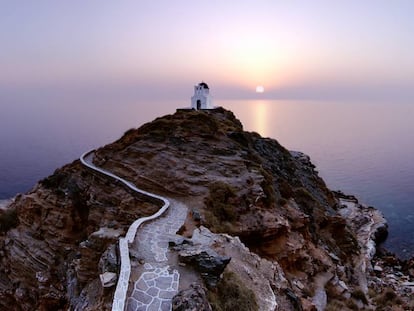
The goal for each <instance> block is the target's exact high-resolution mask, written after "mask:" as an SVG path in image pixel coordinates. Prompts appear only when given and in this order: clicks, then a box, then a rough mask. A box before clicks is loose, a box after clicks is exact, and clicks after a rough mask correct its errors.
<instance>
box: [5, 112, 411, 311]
mask: <svg viewBox="0 0 414 311" xmlns="http://www.w3.org/2000/svg"><path fill="white" fill-rule="evenodd" d="M94 162H95V165H97V166H100V167H102V168H104V169H105V170H108V171H111V172H113V173H115V174H117V175H119V176H121V177H123V178H125V179H127V180H129V181H131V182H133V183H134V184H136V185H137V186H138V187H140V188H142V189H145V190H148V191H151V192H154V193H159V194H161V195H164V196H167V197H171V198H174V199H176V200H178V201H181V202H184V203H185V204H186V205H187V206H188V207H189V210H190V212H189V214H188V215H187V219H186V221H185V224H184V225H183V227H182V228H181V229H180V230H179V231H178V233H179V234H181V235H182V236H183V239H186V240H187V241H191V243H190V244H189V246H188V248H187V250H185V248H183V249H182V250H181V251H182V252H184V253H185V252H187V255H188V254H189V253H191V252H193V253H194V252H195V253H197V252H196V251H195V250H194V249H192V250H191V247H196V249H198V250H200V252H198V255H201V257H203V256H204V255H205V256H204V257H206V258H207V257H208V258H210V259H212V258H215V259H217V258H220V260H221V261H222V264H223V265H221V266H220V265H218V266H220V267H221V268H220V269H218V270H217V271H216V272H215V273H210V274H212V275H215V281H214V282H212V283H210V284H209V283H208V282H209V281H208V279H207V285H209V288H208V290H207V293H205V292H204V291H205V290H204V288H205V286H206V284H205V280H206V279H205V278H204V281H203V278H202V277H201V276H202V274H200V271H197V269H192V268H190V266H191V265H190V264H189V263H188V262H191V263H193V262H197V260H195V259H194V258H195V257H192V256H184V255H183V254H184V253H183V254H182V256H181V257H183V258H184V257H187V258H193V259H194V260H193V259H191V260H190V259H188V261H187V264H186V265H187V266H188V267H184V268H185V269H187V270H186V271H187V272H186V273H187V274H186V273H183V274H181V275H182V278H183V282H182V283H180V284H182V285H180V286H181V288H180V290H181V292H180V293H179V295H178V296H177V297H176V298H175V299H174V306H175V308H176V310H191V308H199V309H200V310H209V307H211V306H212V307H213V309H220V306H222V305H221V304H225V303H228V304H229V305H231V306H234V305H237V303H238V301H239V300H238V299H243V298H244V299H248V301H245V302H246V303H247V304H246V305H247V306H248V308H249V309H246V310H256V309H257V310H269V311H273V310H287V311H288V310H323V309H329V308H330V310H355V309H357V308H360V309H366V310H369V309H370V308H371V309H374V308H375V306H379V307H378V308H380V307H381V308H383V309H384V310H386V308H387V304H386V303H384V302H383V301H384V299H385V300H387V301H392V304H393V306H394V308H396V306H399V308H400V309H401V310H404V308H405V309H409V308H412V307H413V305H412V301H411V299H410V297H411V295H412V294H413V286H412V282H413V275H412V271H413V265H412V263H411V265H410V263H409V262H403V263H402V262H399V261H398V260H397V259H395V261H393V260H392V259H390V258H392V256H390V255H389V254H387V253H386V252H382V253H380V254H377V255H375V252H376V244H375V241H378V240H379V239H380V238H381V237H383V236H384V233H386V222H385V220H384V219H383V217H382V215H381V214H380V213H379V212H378V211H376V210H375V209H373V208H368V207H364V206H363V205H361V204H359V203H358V202H357V200H355V199H354V198H352V197H349V196H345V195H343V194H341V193H336V192H332V191H331V190H329V189H328V188H327V187H326V185H325V183H324V181H323V180H322V179H321V178H320V177H319V176H318V173H317V171H316V170H315V166H314V165H313V164H312V163H311V161H310V159H309V157H308V156H306V155H305V154H303V153H300V152H290V151H288V150H286V149H285V148H284V147H282V146H281V145H280V144H279V143H278V142H277V141H276V140H274V139H270V138H263V137H261V136H260V135H258V134H257V133H249V132H245V131H243V127H242V124H241V123H240V121H239V120H237V119H236V118H235V116H234V115H233V113H231V112H230V111H227V110H225V109H222V108H218V109H214V110H209V111H177V112H176V113H175V114H173V115H168V116H164V117H161V118H157V119H156V120H154V121H153V122H150V123H147V124H145V125H143V126H142V127H140V128H139V129H131V130H129V131H127V132H126V133H125V134H124V135H123V137H122V138H121V139H119V140H118V141H116V142H114V143H112V144H110V145H107V146H105V147H102V148H100V149H99V150H97V151H96V153H95V159H94ZM157 209H158V206H156V205H155V204H154V203H151V202H148V201H145V200H143V198H140V197H136V196H135V195H134V193H132V192H131V191H129V190H128V189H126V188H124V187H123V186H122V185H121V184H118V183H115V182H113V181H111V180H108V179H107V178H105V177H104V176H101V175H99V174H98V173H94V172H92V171H90V170H88V169H87V168H85V167H83V166H82V165H81V164H80V162H79V161H75V162H74V163H72V164H69V165H67V166H65V167H63V168H61V169H58V170H57V171H56V172H55V173H54V174H53V175H51V176H49V177H48V178H45V179H44V180H42V181H40V182H39V183H38V184H37V185H36V186H35V187H34V188H33V189H32V190H31V191H30V192H29V193H27V194H23V195H18V196H17V197H16V198H15V199H14V200H13V202H11V203H10V204H9V205H8V208H7V209H1V210H0V231H1V232H0V255H1V259H0V260H1V265H0V309H5V308H6V309H7V310H10V309H12V310H67V309H71V310H108V309H110V307H111V302H112V296H113V292H114V286H112V284H113V281H114V278H115V275H116V274H117V273H118V267H119V266H118V265H119V262H118V261H119V259H118V254H117V248H116V241H117V239H118V238H119V236H122V235H124V234H125V231H126V229H127V228H128V226H129V224H131V223H132V222H133V221H134V220H135V219H136V218H138V217H142V216H145V215H150V214H153V213H154V212H155V211H156V210H157ZM186 247H187V246H186ZM203 252H204V253H203ZM177 257H178V254H177ZM199 257H200V256H199ZM204 257H203V258H204ZM229 258H231V260H230V261H228V259H229ZM204 259H205V258H204ZM184 261H185V260H184ZM212 261H215V260H212ZM226 264H227V265H226ZM184 268H183V269H184ZM203 269H205V270H206V269H207V270H208V268H206V265H204V268H203ZM222 269H224V273H222ZM212 270H214V269H212ZM208 272H212V271H204V270H203V271H201V273H207V274H208ZM186 276H187V277H188V280H191V282H190V281H188V282H186V280H185V277H186ZM210 280H211V279H210ZM190 284H192V285H191V286H190ZM217 288H223V289H224V288H225V290H223V291H225V292H226V294H228V296H226V297H224V296H220V295H221V294H220V293H218V290H216V289H217ZM384 297H385V298H384ZM390 297H391V298H390ZM192 300H193V301H192ZM207 300H208V303H207V302H206V301H207ZM410 303H411V305H410ZM238 306H239V307H238V309H240V310H239V311H242V310H244V309H243V308H242V304H241V303H238ZM222 307H223V306H222ZM335 308H336V309H335ZM378 310H380V309H378Z"/></svg>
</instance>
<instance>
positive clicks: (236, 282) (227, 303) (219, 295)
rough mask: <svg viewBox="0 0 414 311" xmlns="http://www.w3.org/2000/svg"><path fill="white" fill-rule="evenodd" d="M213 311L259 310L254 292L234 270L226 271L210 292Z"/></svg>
mask: <svg viewBox="0 0 414 311" xmlns="http://www.w3.org/2000/svg"><path fill="white" fill-rule="evenodd" d="M208 301H209V303H210V304H211V306H212V308H213V311H233V310H237V311H256V310H259V307H258V305H257V301H256V296H255V294H254V292H253V291H252V290H251V289H249V288H247V287H246V286H245V284H244V283H243V282H242V281H241V280H240V279H239V278H238V277H237V275H235V274H234V273H232V272H227V271H226V272H224V273H223V278H222V279H221V280H220V282H219V283H218V285H217V287H216V288H215V289H213V290H210V291H209V293H208Z"/></svg>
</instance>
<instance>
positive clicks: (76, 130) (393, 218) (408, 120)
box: [0, 98, 414, 257]
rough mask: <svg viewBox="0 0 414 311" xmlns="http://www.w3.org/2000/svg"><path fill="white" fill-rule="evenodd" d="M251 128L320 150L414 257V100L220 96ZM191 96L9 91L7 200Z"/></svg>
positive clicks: (3, 138) (3, 126) (393, 243)
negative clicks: (126, 98) (78, 96)
mask: <svg viewBox="0 0 414 311" xmlns="http://www.w3.org/2000/svg"><path fill="white" fill-rule="evenodd" d="M215 103H216V105H221V106H223V107H225V108H227V109H230V110H232V111H233V112H234V113H235V114H236V116H237V117H238V118H239V119H240V120H241V121H242V123H243V124H244V127H245V129H246V130H249V131H256V132H258V133H260V134H261V135H262V136H267V137H272V138H276V139H277V140H278V141H279V142H280V143H281V144H282V145H284V146H285V147H286V148H288V149H290V150H300V151H303V152H305V153H307V154H308V155H310V156H311V158H312V161H313V162H314V163H315V164H316V165H317V167H318V170H319V172H320V175H321V176H322V177H323V178H324V179H325V181H326V182H327V184H328V186H329V187H330V188H331V189H333V190H338V189H340V190H342V191H344V192H345V193H348V194H354V195H356V196H357V197H358V198H360V201H362V202H364V203H366V204H368V205H373V206H375V207H377V208H378V209H380V210H381V211H382V212H383V213H384V215H385V216H386V218H387V219H388V221H389V224H390V231H391V232H390V235H389V238H388V240H387V242H386V246H387V247H388V248H389V249H390V250H392V251H394V252H396V253H398V254H399V255H400V256H402V257H409V256H413V255H414V243H413V242H412V241H414V162H413V159H414V122H413V120H414V103H400V102H399V103H366V102H332V101H331V102H320V101H319V102H316V101H275V100H237V101H229V100H223V101H220V100H216V101H215ZM188 105H189V101H186V100H183V101H156V102H149V101H145V102H137V101H131V102H123V103H116V102H114V101H101V102H99V103H97V102H94V101H89V102H88V101H85V102H79V101H76V104H74V103H73V102H71V101H70V100H68V99H64V98H61V99H59V100H56V99H55V100H54V101H43V100H42V99H41V98H40V99H38V100H36V99H32V98H31V99H29V98H27V99H21V98H20V99H10V98H9V99H1V101H0V109H1V111H0V200H1V199H6V198H9V197H12V196H14V195H15V194H16V193H21V192H26V191H28V190H29V189H30V188H31V187H32V186H33V185H34V184H35V183H36V182H37V181H38V180H39V179H41V178H43V177H45V176H47V175H49V174H51V173H53V171H54V170H55V169H56V168H58V167H60V166H62V165H63V164H66V163H68V162H71V161H73V160H75V159H76V158H78V157H79V155H80V154H81V153H83V152H84V151H86V150H88V149H91V148H95V147H99V146H101V145H104V144H107V143H110V142H112V141H114V140H115V139H117V138H119V137H120V136H122V134H123V133H124V132H125V131H126V130H128V129H129V128H132V127H138V126H140V125H142V124H143V123H145V122H149V121H152V120H153V119H154V118H155V117H158V116H161V115H164V114H168V113H173V112H174V111H175V109H176V108H177V107H186V106H188Z"/></svg>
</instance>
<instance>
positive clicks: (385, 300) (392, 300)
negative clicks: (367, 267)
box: [374, 287, 402, 311]
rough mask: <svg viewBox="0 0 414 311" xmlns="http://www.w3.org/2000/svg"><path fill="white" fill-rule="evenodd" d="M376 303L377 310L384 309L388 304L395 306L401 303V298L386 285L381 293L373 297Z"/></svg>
mask: <svg viewBox="0 0 414 311" xmlns="http://www.w3.org/2000/svg"><path fill="white" fill-rule="evenodd" d="M374 301H375V303H376V304H377V310H379V311H381V310H385V308H386V307H388V306H395V305H400V304H402V301H401V299H400V298H399V297H398V296H397V294H396V293H395V291H394V290H393V289H392V288H390V287H388V288H386V289H385V290H384V291H383V292H382V294H381V295H379V296H378V297H376V298H375V299H374Z"/></svg>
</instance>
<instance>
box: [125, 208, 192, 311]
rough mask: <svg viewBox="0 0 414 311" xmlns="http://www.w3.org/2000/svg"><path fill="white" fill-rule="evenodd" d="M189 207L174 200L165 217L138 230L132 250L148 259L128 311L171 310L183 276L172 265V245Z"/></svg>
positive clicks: (142, 257)
mask: <svg viewBox="0 0 414 311" xmlns="http://www.w3.org/2000/svg"><path fill="white" fill-rule="evenodd" d="M186 215H187V208H186V207H185V206H184V205H183V204H181V203H179V202H176V201H171V205H170V208H169V209H168V211H167V212H166V213H165V215H163V216H161V217H160V218H157V219H155V220H152V221H151V222H148V223H146V224H144V225H143V226H142V227H141V228H139V229H138V233H137V236H136V240H135V242H134V244H133V245H132V246H131V250H133V252H134V253H136V254H137V255H138V256H139V258H140V259H141V260H144V262H145V264H144V266H143V269H144V271H143V272H142V273H141V275H140V276H139V278H138V279H137V280H131V281H133V289H132V291H131V296H130V297H129V298H128V300H127V311H152V310H162V311H169V310H171V300H172V298H173V297H174V296H175V295H176V294H177V292H178V285H179V280H180V274H179V272H178V271H177V270H175V269H171V268H170V267H169V265H168V258H167V253H168V242H169V241H170V240H171V239H173V238H174V237H176V234H175V233H176V232H177V231H178V229H179V228H180V227H181V225H182V224H183V223H184V221H185V218H186Z"/></svg>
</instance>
